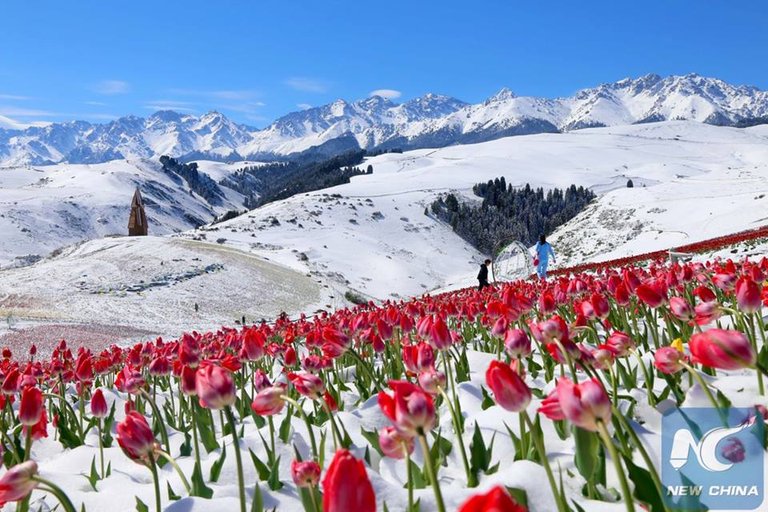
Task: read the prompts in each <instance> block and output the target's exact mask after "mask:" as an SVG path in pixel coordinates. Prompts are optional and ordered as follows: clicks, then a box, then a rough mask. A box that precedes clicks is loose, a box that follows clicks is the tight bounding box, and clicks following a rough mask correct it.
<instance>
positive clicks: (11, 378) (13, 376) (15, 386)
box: [2, 368, 20, 395]
mask: <svg viewBox="0 0 768 512" xmlns="http://www.w3.org/2000/svg"><path fill="white" fill-rule="evenodd" d="M19 378H20V375H19V370H18V369H17V368H14V369H12V370H11V371H10V372H8V373H7V374H6V376H5V379H3V385H2V390H3V394H4V395H15V394H16V393H17V392H18V391H19Z"/></svg>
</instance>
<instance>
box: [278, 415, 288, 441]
mask: <svg viewBox="0 0 768 512" xmlns="http://www.w3.org/2000/svg"><path fill="white" fill-rule="evenodd" d="M278 436H279V437H280V440H281V441H282V442H284V443H286V444H288V439H290V438H291V414H290V410H289V411H288V414H286V415H285V418H283V421H281V422H280V427H279V428H278Z"/></svg>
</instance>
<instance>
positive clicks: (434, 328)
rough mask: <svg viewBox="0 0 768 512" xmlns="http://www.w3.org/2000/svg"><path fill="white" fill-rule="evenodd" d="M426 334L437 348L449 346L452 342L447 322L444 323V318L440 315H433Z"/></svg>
mask: <svg viewBox="0 0 768 512" xmlns="http://www.w3.org/2000/svg"><path fill="white" fill-rule="evenodd" d="M427 334H428V339H429V340H430V341H431V342H432V345H433V346H434V347H435V348H436V349H438V350H442V349H445V348H448V347H450V346H451V343H452V342H453V339H452V338H451V331H449V330H448V324H446V323H445V319H443V317H442V316H441V315H436V316H435V319H434V320H433V321H432V325H431V326H430V329H429V332H428V333H427Z"/></svg>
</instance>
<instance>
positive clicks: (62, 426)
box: [58, 416, 83, 448]
mask: <svg viewBox="0 0 768 512" xmlns="http://www.w3.org/2000/svg"><path fill="white" fill-rule="evenodd" d="M58 427H59V441H60V442H61V444H62V445H64V448H77V447H78V446H80V445H82V444H83V442H82V441H81V440H80V438H79V437H78V435H77V434H75V432H74V430H73V429H72V428H71V423H70V422H69V421H68V420H67V419H66V418H64V417H62V416H59V424H58ZM75 429H77V426H75Z"/></svg>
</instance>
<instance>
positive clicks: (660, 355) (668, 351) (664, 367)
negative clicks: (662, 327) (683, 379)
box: [653, 347, 686, 375]
mask: <svg viewBox="0 0 768 512" xmlns="http://www.w3.org/2000/svg"><path fill="white" fill-rule="evenodd" d="M685 359H686V358H685V354H683V353H682V352H680V351H679V350H677V349H676V348H674V347H661V348H660V349H658V350H657V351H656V353H655V354H653V364H654V366H656V369H657V370H659V371H660V372H661V373H666V374H668V375H670V374H673V373H677V372H679V371H680V370H682V369H683V365H682V364H681V363H683V362H685Z"/></svg>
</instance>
